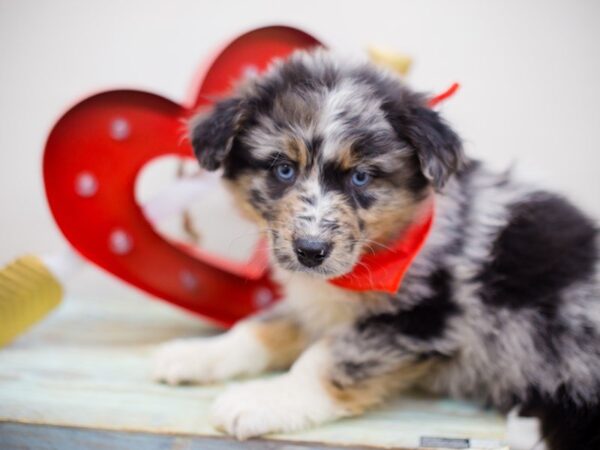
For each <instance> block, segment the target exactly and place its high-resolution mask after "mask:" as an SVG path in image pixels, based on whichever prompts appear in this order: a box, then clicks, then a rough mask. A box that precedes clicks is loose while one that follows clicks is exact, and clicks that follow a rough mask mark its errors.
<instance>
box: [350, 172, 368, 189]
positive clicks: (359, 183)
mask: <svg viewBox="0 0 600 450" xmlns="http://www.w3.org/2000/svg"><path fill="white" fill-rule="evenodd" d="M351 181H352V184H353V185H354V186H356V187H363V186H366V185H367V184H368V183H369V181H371V175H369V174H368V173H367V172H363V171H362V170H355V171H354V172H352V178H351Z"/></svg>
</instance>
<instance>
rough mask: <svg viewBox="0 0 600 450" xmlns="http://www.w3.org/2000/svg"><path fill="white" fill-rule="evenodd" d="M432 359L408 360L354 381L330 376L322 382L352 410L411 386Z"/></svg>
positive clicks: (374, 402) (365, 408)
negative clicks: (403, 364) (406, 363)
mask: <svg viewBox="0 0 600 450" xmlns="http://www.w3.org/2000/svg"><path fill="white" fill-rule="evenodd" d="M432 365H433V363H432V362H431V361H427V362H423V363H418V364H417V363H415V364H410V365H407V366H405V367H402V368H400V369H398V370H396V371H394V372H391V373H386V374H384V375H381V376H377V377H371V378H368V379H365V380H362V381H358V382H356V383H349V382H346V383H344V382H336V381H334V379H332V377H331V376H328V377H323V380H322V382H323V385H324V386H325V389H326V390H327V392H328V394H329V395H330V396H331V398H332V399H333V400H334V401H335V402H337V403H338V404H339V405H340V406H342V407H343V408H344V409H345V410H347V411H349V412H350V413H351V414H361V413H363V412H364V411H365V410H367V409H369V408H371V407H373V406H375V405H378V404H380V403H383V402H384V401H385V400H387V399H389V398H390V395H393V394H396V393H398V392H401V391H403V390H405V389H408V388H409V387H411V386H413V385H414V384H415V383H416V381H417V380H418V379H419V378H421V377H422V376H423V375H424V374H425V373H426V372H428V371H430V370H431V369H432Z"/></svg>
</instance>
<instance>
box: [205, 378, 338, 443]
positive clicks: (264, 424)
mask: <svg viewBox="0 0 600 450" xmlns="http://www.w3.org/2000/svg"><path fill="white" fill-rule="evenodd" d="M345 415H347V414H346V413H345V411H343V410H342V409H341V408H340V407H339V406H337V405H336V404H335V403H334V401H333V400H332V399H330V398H329V396H328V394H327V392H326V391H325V390H324V389H323V387H322V386H320V385H319V383H318V381H317V380H309V379H304V380H302V379H301V378H298V377H296V378H295V377H292V376H291V375H290V374H285V375H281V376H279V377H277V378H273V379H268V380H257V381H251V382H247V383H244V384H240V385H237V386H233V387H231V388H229V389H228V390H227V391H225V393H223V394H222V395H221V396H219V397H218V398H217V400H216V401H215V404H214V406H213V410H212V422H213V425H214V426H215V428H217V429H219V430H221V431H224V432H226V433H227V434H230V435H232V436H235V437H236V438H237V439H248V438H250V437H254V436H260V435H263V434H268V433H276V432H280V433H286V432H291V431H297V430H301V429H304V428H308V427H310V426H313V425H316V424H319V423H323V422H327V421H330V420H333V419H336V418H338V417H342V416H345Z"/></svg>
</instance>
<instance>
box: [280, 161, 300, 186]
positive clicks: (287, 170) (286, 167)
mask: <svg viewBox="0 0 600 450" xmlns="http://www.w3.org/2000/svg"><path fill="white" fill-rule="evenodd" d="M275 175H277V178H279V179H280V180H281V181H283V182H284V183H289V182H290V181H292V180H293V179H294V177H295V176H296V169H294V166H292V165H291V164H288V163H282V164H278V165H277V166H275Z"/></svg>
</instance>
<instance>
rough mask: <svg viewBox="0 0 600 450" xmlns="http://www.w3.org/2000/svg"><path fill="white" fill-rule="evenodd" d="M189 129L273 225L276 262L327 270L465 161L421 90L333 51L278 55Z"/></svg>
mask: <svg viewBox="0 0 600 450" xmlns="http://www.w3.org/2000/svg"><path fill="white" fill-rule="evenodd" d="M190 133H191V141H192V144H193V147H194V150H195V152H196V156H197V157H198V159H199V161H200V164H201V165H202V166H203V167H205V168H206V169H208V170H215V169H218V168H223V175H224V178H225V179H226V180H227V182H228V183H227V184H228V185H229V187H230V188H231V189H232V191H233V193H234V195H235V197H236V198H237V199H238V201H239V202H240V203H241V205H242V206H243V207H244V209H245V210H246V211H248V212H250V214H251V215H252V216H253V217H255V218H256V219H257V220H258V221H259V222H261V223H262V225H264V226H265V228H266V229H267V231H268V235H269V239H270V242H271V247H272V251H273V256H274V261H275V262H276V263H277V264H278V265H279V266H280V267H282V268H284V269H287V270H290V271H302V272H309V273H313V274H315V275H319V276H322V277H326V278H332V277H336V276H339V275H342V274H344V273H347V272H349V271H350V270H351V269H352V268H353V267H354V265H355V264H356V263H357V262H358V259H359V257H360V255H361V254H362V253H365V252H371V251H377V250H380V249H381V248H382V247H383V246H385V244H386V243H387V242H389V241H390V239H393V238H394V237H395V236H397V235H398V233H400V232H401V231H402V229H403V228H404V227H406V226H407V225H408V224H409V223H410V222H411V221H412V219H413V217H414V214H415V213H416V211H417V209H418V206H419V204H420V203H421V202H422V201H424V199H425V198H426V197H427V196H428V194H429V193H430V192H431V190H432V189H441V188H442V187H443V186H444V183H445V182H446V180H447V179H448V177H449V176H450V175H451V174H452V173H453V172H454V171H455V170H456V169H457V167H458V166H459V164H460V162H461V158H462V150H461V144H460V140H459V139H458V137H457V136H456V134H455V133H454V132H453V131H452V130H451V129H450V128H449V127H448V126H447V125H446V124H445V123H444V122H443V121H442V120H441V119H440V117H439V116H438V114H437V113H436V112H434V111H432V110H430V109H429V108H427V107H426V104H425V98H424V97H423V96H422V95H419V94H416V93H413V92H411V91H409V90H408V89H407V88H406V87H405V86H404V85H403V84H402V83H401V82H400V81H399V80H398V79H397V78H396V77H395V76H394V75H392V74H389V73H387V72H385V71H383V70H381V69H378V68H376V67H374V66H372V65H369V64H366V63H349V62H344V61H342V60H339V59H337V58H336V57H334V56H332V55H331V54H330V53H328V52H326V51H324V50H317V51H314V52H312V53H305V52H300V53H296V54H294V55H293V56H292V57H290V58H289V59H287V60H286V61H281V62H278V63H275V64H274V65H273V66H272V67H271V68H270V69H269V70H268V71H267V72H266V73H265V74H264V75H262V76H261V77H259V78H256V79H252V80H248V81H246V82H245V83H244V84H243V85H241V86H240V87H239V88H238V89H237V90H236V92H235V93H234V94H233V95H232V96H231V97H230V98H227V99H224V100H222V101H220V102H219V103H217V104H216V105H215V107H214V108H213V109H212V111H210V112H208V113H204V114H200V115H199V116H198V117H197V118H196V119H194V120H193V121H192V123H191V130H190Z"/></svg>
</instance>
